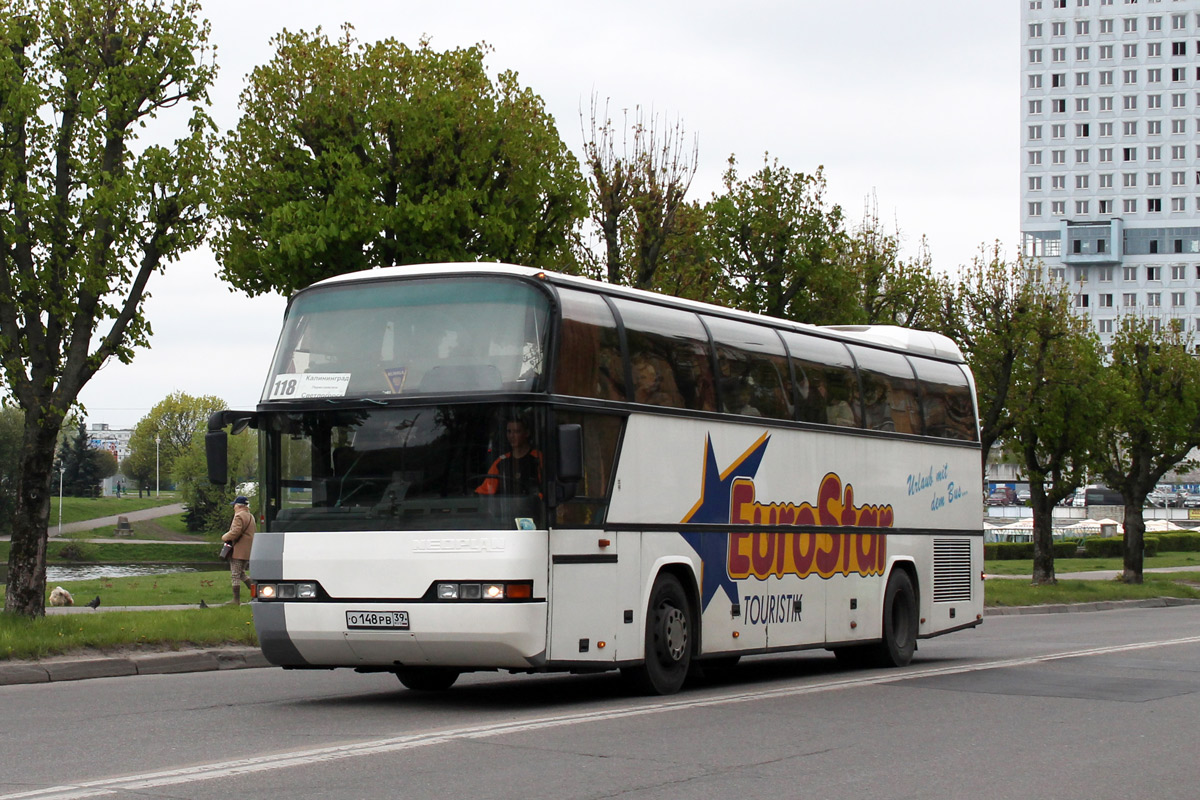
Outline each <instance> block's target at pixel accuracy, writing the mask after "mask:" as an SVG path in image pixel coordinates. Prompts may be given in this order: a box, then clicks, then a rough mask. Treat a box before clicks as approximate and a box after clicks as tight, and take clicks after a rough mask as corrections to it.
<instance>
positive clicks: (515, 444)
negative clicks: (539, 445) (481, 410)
mask: <svg viewBox="0 0 1200 800" xmlns="http://www.w3.org/2000/svg"><path fill="white" fill-rule="evenodd" d="M504 433H505V436H506V437H507V439H508V448H509V450H508V452H507V453H505V454H504V455H502V456H500V457H499V458H497V459H496V460H495V461H493V462H492V466H491V469H489V470H488V475H492V476H495V477H489V478H486V479H484V481H483V483H481V484H480V485H479V488H478V489H476V490H475V493H476V494H519V495H525V494H534V493H536V492H538V491H539V489H540V487H541V483H542V454H541V452H540V451H538V450H534V449H533V446H532V445H531V444H530V442H529V426H528V425H526V424H525V421H524V420H522V419H516V418H514V419H510V420H508V422H507V423H506V424H505V426H504Z"/></svg>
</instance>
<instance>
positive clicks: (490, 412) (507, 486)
mask: <svg viewBox="0 0 1200 800" xmlns="http://www.w3.org/2000/svg"><path fill="white" fill-rule="evenodd" d="M540 416H541V415H540V414H533V413H531V412H528V411H524V410H522V409H517V408H514V407H511V406H497V405H494V404H493V405H482V404H479V405H445V406H422V407H416V408H372V409H342V410H336V411H328V410H321V411H311V412H296V413H281V414H276V415H272V416H271V417H269V418H268V419H267V424H266V426H265V427H266V430H267V435H268V436H269V437H271V439H273V443H272V446H269V447H268V448H267V453H268V456H267V458H268V459H269V460H270V461H271V462H273V463H272V464H271V467H272V468H271V469H269V471H268V472H269V474H271V475H274V476H276V477H275V479H274V480H273V481H271V484H272V485H271V486H269V487H268V497H269V498H270V500H269V502H268V507H267V523H268V525H269V527H270V528H271V529H273V530H337V529H347V530H481V529H497V528H510V529H511V528H514V527H515V528H530V527H539V528H540V527H543V526H544V519H545V512H544V500H543V498H544V494H545V492H544V488H543V473H542V461H541V449H540V446H539V441H538V440H539V435H538V431H540V430H541V427H542V426H541V425H540V424H539V421H538V420H539V419H540Z"/></svg>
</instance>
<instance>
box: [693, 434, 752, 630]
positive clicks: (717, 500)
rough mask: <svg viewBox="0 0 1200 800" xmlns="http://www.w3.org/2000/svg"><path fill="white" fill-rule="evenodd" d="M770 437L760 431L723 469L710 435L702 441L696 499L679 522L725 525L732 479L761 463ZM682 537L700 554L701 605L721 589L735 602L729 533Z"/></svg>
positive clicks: (727, 521)
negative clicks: (730, 567)
mask: <svg viewBox="0 0 1200 800" xmlns="http://www.w3.org/2000/svg"><path fill="white" fill-rule="evenodd" d="M770 439H771V435H770V434H769V433H763V435H762V436H760V437H759V438H758V440H757V441H755V442H754V444H752V445H750V447H748V448H747V449H746V451H745V452H744V453H742V454H741V455H740V456H738V457H737V458H736V459H734V461H733V463H732V464H730V465H729V466H728V467H727V468H726V469H725V470H724V472H722V471H721V470H720V468H719V467H717V456H716V453H714V452H713V446H712V436H711V435H710V436H708V437H706V438H705V441H704V475H703V477H702V479H701V483H700V499H699V500H697V501H696V504H695V505H694V506H692V509H691V511H689V512H688V513H687V515H686V516H685V517H684V518H683V520H682V521H683V522H692V523H707V524H713V525H727V524H729V495H730V489H731V488H732V486H733V482H734V480H735V479H737V478H746V479H753V478H754V476H755V473H757V472H758V466H759V464H761V463H762V459H763V454H764V453H766V451H767V442H769V441H770ZM683 538H684V539H685V540H686V541H687V543H688V544H689V545H691V546H692V549H693V550H695V551H696V553H697V554H698V555H699V556H700V560H701V563H702V565H703V566H702V568H701V574H702V576H703V579H702V583H703V586H702V588H701V599H700V606H701V608H707V607H708V602H709V600H711V599H712V598H713V596H714V595H715V594H716V593H717V590H718V589H723V590H724V591H725V595H726V596H727V597H728V598H729V602H730V603H736V602H737V586H736V585H735V584H734V581H733V579H732V578H730V577H729V570H728V569H727V566H726V565H727V562H728V557H729V534H728V533H725V532H713V531H697V532H691V533H684V534H683Z"/></svg>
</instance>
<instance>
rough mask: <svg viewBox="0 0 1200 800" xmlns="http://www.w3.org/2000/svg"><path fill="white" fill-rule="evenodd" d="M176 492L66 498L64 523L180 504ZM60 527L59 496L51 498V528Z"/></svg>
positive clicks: (63, 505)
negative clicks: (159, 495) (140, 495)
mask: <svg viewBox="0 0 1200 800" xmlns="http://www.w3.org/2000/svg"><path fill="white" fill-rule="evenodd" d="M178 502H179V496H178V495H177V494H176V493H175V492H163V493H162V496H161V497H141V498H139V497H138V496H137V495H134V496H133V497H129V496H127V495H123V496H121V497H64V498H63V499H62V522H63V524H64V525H66V524H67V523H69V522H83V521H84V520H88V519H98V518H100V517H111V516H114V515H117V514H124V513H127V512H129V511H140V510H142V509H143V508H158V507H159V506H169V505H171V504H172V503H178ZM56 525H58V496H57V495H55V496H53V497H51V498H50V527H51V528H53V527H54V526H56Z"/></svg>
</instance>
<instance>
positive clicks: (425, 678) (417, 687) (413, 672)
mask: <svg viewBox="0 0 1200 800" xmlns="http://www.w3.org/2000/svg"><path fill="white" fill-rule="evenodd" d="M458 676H459V673H458V672H456V671H455V670H452V669H438V668H437V667H406V668H404V669H398V670H396V677H397V678H399V679H400V683H402V684H404V688H406V689H411V690H412V691H414V692H444V691H446V690H447V689H449V688H450V687H451V686H453V685H454V682H455V681H456V680H458Z"/></svg>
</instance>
